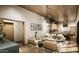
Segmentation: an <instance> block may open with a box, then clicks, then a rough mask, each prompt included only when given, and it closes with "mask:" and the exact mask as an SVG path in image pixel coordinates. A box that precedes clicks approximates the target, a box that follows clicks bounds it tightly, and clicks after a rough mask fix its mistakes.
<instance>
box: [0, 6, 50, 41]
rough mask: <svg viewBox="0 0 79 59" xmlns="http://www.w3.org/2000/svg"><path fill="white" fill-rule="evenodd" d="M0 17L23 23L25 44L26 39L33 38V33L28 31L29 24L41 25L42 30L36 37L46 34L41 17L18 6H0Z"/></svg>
mask: <svg viewBox="0 0 79 59" xmlns="http://www.w3.org/2000/svg"><path fill="white" fill-rule="evenodd" d="M0 17H3V18H7V19H12V20H18V21H24V26H25V27H24V28H25V41H26V42H27V39H28V37H30V36H34V32H33V31H30V23H38V24H42V26H43V30H42V31H39V32H38V36H39V37H40V36H43V35H44V33H48V31H49V29H48V25H47V23H46V22H45V20H43V19H42V16H40V15H38V14H35V13H33V12H30V11H28V10H25V9H23V8H21V7H18V6H0Z"/></svg>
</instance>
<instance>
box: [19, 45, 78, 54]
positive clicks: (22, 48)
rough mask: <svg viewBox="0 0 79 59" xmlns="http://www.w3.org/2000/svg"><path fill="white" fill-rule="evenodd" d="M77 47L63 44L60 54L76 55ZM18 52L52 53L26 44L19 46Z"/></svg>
mask: <svg viewBox="0 0 79 59" xmlns="http://www.w3.org/2000/svg"><path fill="white" fill-rule="evenodd" d="M77 50H78V49H77V46H75V45H74V44H72V43H71V44H64V47H62V48H61V52H60V53H63V52H64V53H77V52H78V51H77ZM19 52H20V53H53V51H52V50H48V49H45V48H43V47H35V46H34V45H32V44H28V45H22V44H21V45H20V48H19Z"/></svg>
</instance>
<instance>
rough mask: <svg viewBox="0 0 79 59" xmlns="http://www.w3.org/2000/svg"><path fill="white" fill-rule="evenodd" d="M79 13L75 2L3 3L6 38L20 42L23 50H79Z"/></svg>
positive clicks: (26, 51)
mask: <svg viewBox="0 0 79 59" xmlns="http://www.w3.org/2000/svg"><path fill="white" fill-rule="evenodd" d="M58 8H59V10H57V9H58ZM78 16H79V8H78V6H72V5H71V6H64V5H61V6H54V5H36V6H34V5H20V6H19V5H18V6H17V5H16V6H12V5H10V6H8V5H4V6H0V18H1V20H3V22H4V26H3V27H4V28H3V29H5V30H4V33H5V34H6V38H7V39H8V40H9V39H11V41H13V42H15V43H16V44H18V46H19V47H18V50H19V52H20V53H55V52H58V53H63V52H70V53H72V52H78V47H77V43H76V39H77V38H76V36H77V22H78V19H79V17H78ZM7 23H9V24H11V23H12V24H13V27H9V26H8V25H7ZM7 28H12V29H13V30H12V31H13V32H12V31H11V32H12V33H11V32H8V30H10V29H7ZM7 33H8V34H7ZM8 35H9V36H8ZM11 35H12V36H11ZM10 52H11V51H10Z"/></svg>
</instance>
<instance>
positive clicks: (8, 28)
mask: <svg viewBox="0 0 79 59" xmlns="http://www.w3.org/2000/svg"><path fill="white" fill-rule="evenodd" d="M3 31H4V33H5V35H6V38H7V39H8V40H10V41H13V40H14V34H13V33H14V30H13V23H5V26H4V29H3Z"/></svg>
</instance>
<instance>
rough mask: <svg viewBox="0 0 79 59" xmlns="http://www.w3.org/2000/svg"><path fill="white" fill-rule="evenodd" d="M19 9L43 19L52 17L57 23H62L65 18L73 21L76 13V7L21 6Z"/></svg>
mask: <svg viewBox="0 0 79 59" xmlns="http://www.w3.org/2000/svg"><path fill="white" fill-rule="evenodd" d="M20 7H23V8H25V9H28V10H30V11H32V12H35V13H37V14H39V15H41V16H43V17H48V18H50V17H52V18H54V19H55V20H57V21H59V22H63V20H64V18H67V19H68V21H75V20H76V17H77V13H78V6H76V5H21V6H20ZM65 16H67V17H65Z"/></svg>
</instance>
